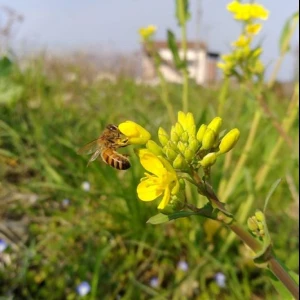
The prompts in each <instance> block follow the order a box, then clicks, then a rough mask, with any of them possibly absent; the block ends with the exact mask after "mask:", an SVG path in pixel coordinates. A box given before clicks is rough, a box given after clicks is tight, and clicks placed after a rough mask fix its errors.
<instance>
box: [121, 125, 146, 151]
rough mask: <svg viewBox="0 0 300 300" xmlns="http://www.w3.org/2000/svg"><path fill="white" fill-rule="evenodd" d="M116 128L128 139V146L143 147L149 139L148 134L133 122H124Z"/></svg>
mask: <svg viewBox="0 0 300 300" xmlns="http://www.w3.org/2000/svg"><path fill="white" fill-rule="evenodd" d="M118 127H119V130H120V131H121V132H122V133H123V134H124V135H125V136H127V137H128V142H129V144H135V145H144V144H146V143H147V142H148V141H149V140H150V138H151V135H150V133H149V132H148V131H147V130H146V129H145V128H143V127H142V126H141V125H139V124H137V123H135V122H132V121H126V122H123V123H121V124H120V125H119V126H118Z"/></svg>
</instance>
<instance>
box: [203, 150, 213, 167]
mask: <svg viewBox="0 0 300 300" xmlns="http://www.w3.org/2000/svg"><path fill="white" fill-rule="evenodd" d="M216 160H217V154H216V153H215V152H212V153H208V154H207V155H205V156H204V157H203V158H202V160H201V161H200V165H201V166H202V167H203V168H207V167H210V166H212V165H213V164H214V163H215V162H216Z"/></svg>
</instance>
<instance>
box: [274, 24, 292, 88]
mask: <svg viewBox="0 0 300 300" xmlns="http://www.w3.org/2000/svg"><path fill="white" fill-rule="evenodd" d="M297 26H298V22H293V24H292V27H291V29H290V31H289V34H288V36H287V38H286V39H285V43H284V44H283V45H282V47H281V53H280V56H279V57H278V59H277V61H276V64H275V66H274V70H273V72H272V73H271V76H270V80H269V82H268V88H271V87H272V86H273V84H274V83H275V80H276V77H277V74H278V72H279V70H280V67H281V65H282V62H283V59H284V56H285V55H286V53H287V52H288V49H289V45H290V42H291V39H292V37H293V34H294V32H295V30H296V28H297Z"/></svg>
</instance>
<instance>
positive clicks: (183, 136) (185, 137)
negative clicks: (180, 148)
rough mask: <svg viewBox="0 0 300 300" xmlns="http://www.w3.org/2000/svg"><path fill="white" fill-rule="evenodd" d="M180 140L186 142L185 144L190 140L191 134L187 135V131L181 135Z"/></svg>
mask: <svg viewBox="0 0 300 300" xmlns="http://www.w3.org/2000/svg"><path fill="white" fill-rule="evenodd" d="M180 140H181V141H183V142H185V143H186V142H187V141H188V140H189V134H188V133H187V131H184V132H183V133H182V134H181V137H180Z"/></svg>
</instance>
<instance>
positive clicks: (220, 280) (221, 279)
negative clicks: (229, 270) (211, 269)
mask: <svg viewBox="0 0 300 300" xmlns="http://www.w3.org/2000/svg"><path fill="white" fill-rule="evenodd" d="M215 280H216V283H217V285H218V286H219V287H222V288H223V287H225V286H226V276H225V275H224V274H223V273H221V272H218V273H217V274H216V275H215Z"/></svg>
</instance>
